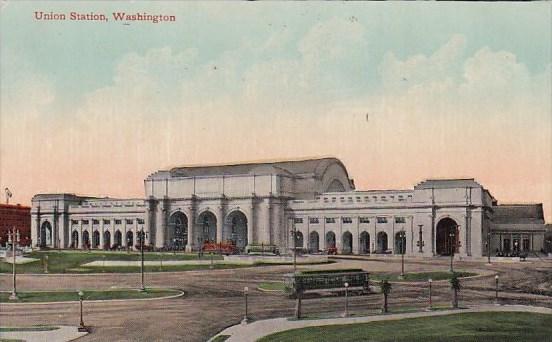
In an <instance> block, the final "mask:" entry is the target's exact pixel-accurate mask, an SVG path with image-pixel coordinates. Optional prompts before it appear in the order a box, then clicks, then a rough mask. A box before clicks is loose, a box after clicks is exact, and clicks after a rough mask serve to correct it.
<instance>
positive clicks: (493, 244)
mask: <svg viewBox="0 0 552 342" xmlns="http://www.w3.org/2000/svg"><path fill="white" fill-rule="evenodd" d="M144 188H145V198H144V199H112V198H95V197H86V196H76V195H73V194H39V195H36V196H34V197H33V200H32V212H31V216H32V220H31V230H32V238H33V244H34V245H35V246H39V247H53V248H113V247H122V248H125V247H135V246H136V241H137V236H138V234H141V233H140V232H141V231H142V230H143V231H144V235H145V243H146V244H147V245H151V246H152V247H154V248H176V249H186V250H188V251H194V250H197V249H199V248H201V246H202V245H203V244H204V243H205V242H216V243H223V242H224V243H232V244H234V245H235V246H236V247H237V248H238V249H240V250H241V251H243V252H246V251H247V250H248V249H251V248H254V247H256V246H260V245H262V246H266V247H274V248H278V249H279V250H280V251H288V250H289V249H290V248H293V247H294V246H295V247H296V248H302V249H305V250H308V251H310V252H318V251H328V250H336V251H337V252H339V253H355V254H368V253H387V254H397V253H402V252H404V253H405V254H406V255H412V256H434V255H447V254H450V253H451V251H452V250H454V251H455V253H458V254H460V255H462V256H466V257H469V256H473V257H481V256H483V255H486V254H487V253H488V252H489V251H491V253H495V252H496V250H503V249H506V248H507V247H508V246H509V247H508V248H509V251H514V250H516V251H522V250H525V251H540V250H541V249H542V248H543V243H544V242H543V241H544V232H545V224H544V219H543V210H542V205H541V204H531V205H508V206H502V205H498V203H497V201H496V200H495V199H494V198H493V196H492V195H491V194H490V193H489V191H488V190H486V189H485V188H483V186H481V185H480V184H479V183H477V182H476V181H475V180H473V179H448V180H426V181H423V182H421V183H419V184H417V185H416V186H414V188H413V189H408V190H370V191H357V190H355V186H354V181H353V180H352V179H350V177H349V175H348V172H347V169H346V168H345V165H343V163H342V162H341V161H340V160H338V159H336V158H320V159H308V160H296V161H280V162H269V163H244V164H233V165H215V166H186V167H176V168H172V169H170V170H161V171H158V172H155V173H153V174H151V175H149V176H148V177H147V178H146V179H145V180H144ZM294 235H295V241H294V239H293V236H294ZM507 241H509V242H507ZM527 241H528V242H527Z"/></svg>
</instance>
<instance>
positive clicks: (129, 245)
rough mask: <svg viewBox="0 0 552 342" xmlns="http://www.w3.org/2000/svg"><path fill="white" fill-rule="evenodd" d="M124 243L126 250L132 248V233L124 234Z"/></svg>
mask: <svg viewBox="0 0 552 342" xmlns="http://www.w3.org/2000/svg"><path fill="white" fill-rule="evenodd" d="M126 241H127V247H128V248H132V247H134V233H132V232H131V231H128V232H127V233H126Z"/></svg>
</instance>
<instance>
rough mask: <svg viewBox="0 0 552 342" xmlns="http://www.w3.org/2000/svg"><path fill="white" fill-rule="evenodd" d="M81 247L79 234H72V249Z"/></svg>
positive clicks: (74, 232)
mask: <svg viewBox="0 0 552 342" xmlns="http://www.w3.org/2000/svg"><path fill="white" fill-rule="evenodd" d="M78 247H79V232H77V231H76V230H74V231H73V233H71V248H78Z"/></svg>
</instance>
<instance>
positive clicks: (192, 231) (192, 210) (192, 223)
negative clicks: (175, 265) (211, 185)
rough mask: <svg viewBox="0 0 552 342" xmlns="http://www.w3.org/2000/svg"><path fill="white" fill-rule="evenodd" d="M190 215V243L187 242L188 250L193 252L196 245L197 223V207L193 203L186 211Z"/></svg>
mask: <svg viewBox="0 0 552 342" xmlns="http://www.w3.org/2000/svg"><path fill="white" fill-rule="evenodd" d="M186 215H187V216H188V243H187V244H186V252H188V253H189V252H192V251H193V250H194V246H195V240H194V239H195V226H196V225H195V223H196V209H195V207H194V206H193V205H192V206H190V207H188V211H187V213H186Z"/></svg>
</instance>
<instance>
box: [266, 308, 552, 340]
mask: <svg viewBox="0 0 552 342" xmlns="http://www.w3.org/2000/svg"><path fill="white" fill-rule="evenodd" d="M551 336H552V315H545V314H534V313H525V312H501V313H498V312H478V313H459V314H453V315H447V316H439V317H423V318H408V319H401V320H392V321H385V322H372V323H361V324H346V325H332V326H325V327H310V328H302V329H294V330H288V331H283V332H280V333H276V334H272V335H269V336H265V337H263V338H261V339H260V340H259V341H260V342H274V341H279V342H283V341H302V342H309V341H312V342H314V341H316V342H319V341H339V342H352V341H394V342H395V341H397V342H401V341H405V342H406V341H424V342H425V341H455V342H464V341H466V342H467V341H470V342H472V341H482V342H483V341H485V342H487V341H491V342H493V341H527V342H531V341H535V342H543V341H551Z"/></svg>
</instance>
